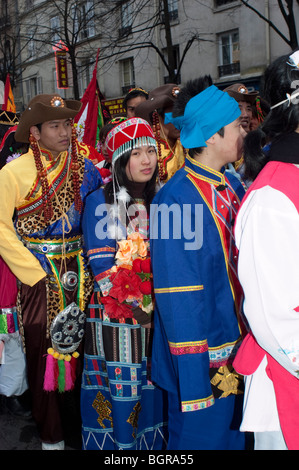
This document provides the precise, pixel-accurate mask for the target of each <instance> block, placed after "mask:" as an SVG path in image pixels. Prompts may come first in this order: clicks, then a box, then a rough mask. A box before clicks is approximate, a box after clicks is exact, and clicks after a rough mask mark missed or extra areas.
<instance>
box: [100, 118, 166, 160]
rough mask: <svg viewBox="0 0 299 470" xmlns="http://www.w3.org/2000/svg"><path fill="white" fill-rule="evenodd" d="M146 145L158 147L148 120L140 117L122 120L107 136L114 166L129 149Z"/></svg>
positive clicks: (107, 144)
mask: <svg viewBox="0 0 299 470" xmlns="http://www.w3.org/2000/svg"><path fill="white" fill-rule="evenodd" d="M144 145H152V146H153V147H155V149H157V142H156V139H155V135H154V133H153V131H152V128H151V126H150V125H149V123H148V122H147V121H145V120H144V119H141V118H138V117H135V118H131V119H126V120H125V121H123V122H121V123H120V124H119V125H118V126H115V127H114V128H113V129H112V130H111V131H110V132H109V134H108V135H107V137H106V149H107V152H108V154H109V156H110V158H111V161H112V166H113V165H114V164H115V162H116V160H117V159H118V158H119V157H120V156H121V155H123V154H124V153H125V152H127V151H128V150H132V149H133V148H137V147H142V146H144Z"/></svg>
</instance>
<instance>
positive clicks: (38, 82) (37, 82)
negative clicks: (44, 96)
mask: <svg viewBox="0 0 299 470" xmlns="http://www.w3.org/2000/svg"><path fill="white" fill-rule="evenodd" d="M42 92H43V90H42V78H41V77H37V76H36V77H31V78H28V79H26V80H25V99H26V103H29V101H30V100H31V99H32V98H33V97H34V96H36V95H38V94H40V93H42Z"/></svg>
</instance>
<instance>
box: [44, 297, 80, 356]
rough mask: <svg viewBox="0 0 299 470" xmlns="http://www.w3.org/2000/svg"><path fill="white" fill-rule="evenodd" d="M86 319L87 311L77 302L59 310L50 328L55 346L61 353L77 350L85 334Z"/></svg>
mask: <svg viewBox="0 0 299 470" xmlns="http://www.w3.org/2000/svg"><path fill="white" fill-rule="evenodd" d="M85 320H86V315H85V313H84V312H82V310H80V308H79V307H78V306H77V305H76V303H75V302H72V303H71V304H70V305H68V306H67V307H66V308H65V309H64V310H62V311H61V312H59V313H58V315H56V317H55V318H54V320H53V321H52V323H51V328H50V335H51V340H52V346H53V348H54V349H55V350H56V351H57V352H59V353H60V354H69V353H73V352H74V351H76V349H77V348H78V346H79V344H80V343H81V341H82V338H83V336H84V331H85Z"/></svg>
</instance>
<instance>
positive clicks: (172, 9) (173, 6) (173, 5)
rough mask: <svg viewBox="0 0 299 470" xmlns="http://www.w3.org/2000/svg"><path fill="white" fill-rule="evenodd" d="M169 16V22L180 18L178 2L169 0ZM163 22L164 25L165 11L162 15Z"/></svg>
mask: <svg viewBox="0 0 299 470" xmlns="http://www.w3.org/2000/svg"><path fill="white" fill-rule="evenodd" d="M167 3H168V15H169V21H175V20H177V19H178V17H179V13H178V0H168V1H167ZM161 21H162V22H163V23H164V10H163V12H162V15H161Z"/></svg>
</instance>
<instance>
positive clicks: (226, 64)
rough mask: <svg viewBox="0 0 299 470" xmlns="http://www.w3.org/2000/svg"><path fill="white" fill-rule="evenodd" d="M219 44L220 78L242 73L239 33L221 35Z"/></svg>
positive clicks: (231, 32)
mask: <svg viewBox="0 0 299 470" xmlns="http://www.w3.org/2000/svg"><path fill="white" fill-rule="evenodd" d="M218 43H219V67H218V71H219V77H222V76H224V75H233V74H236V73H240V44H239V31H238V30H235V31H230V32H227V33H223V34H220V35H219V37H218Z"/></svg>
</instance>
